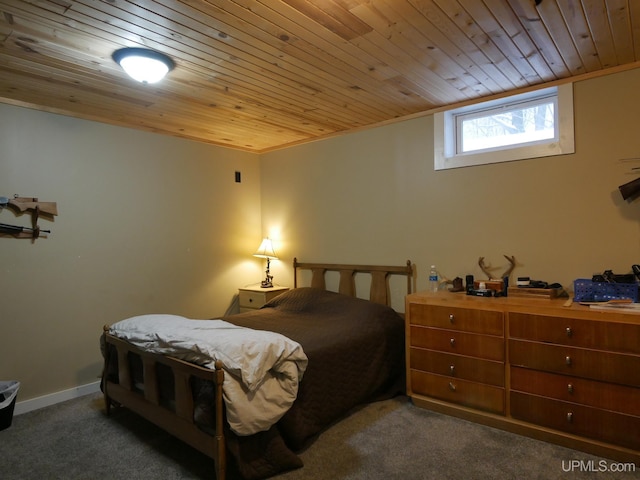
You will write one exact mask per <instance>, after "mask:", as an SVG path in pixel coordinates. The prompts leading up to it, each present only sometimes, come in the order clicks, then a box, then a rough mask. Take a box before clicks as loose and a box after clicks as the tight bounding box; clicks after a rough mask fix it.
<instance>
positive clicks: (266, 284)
mask: <svg viewBox="0 0 640 480" xmlns="http://www.w3.org/2000/svg"><path fill="white" fill-rule="evenodd" d="M253 256H254V257H260V258H266V259H267V272H266V274H267V276H266V278H265V279H264V280H263V281H262V282H260V286H261V287H262V288H271V287H273V282H272V280H273V276H271V275H269V264H270V263H271V259H272V258H273V259H277V258H278V256H277V255H276V252H274V251H273V245H272V244H271V240H270V239H269V238H265V239H263V240H262V243H261V244H260V246H259V247H258V250H257V251H256V253H254V254H253Z"/></svg>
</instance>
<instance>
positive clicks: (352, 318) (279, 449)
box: [101, 259, 414, 480]
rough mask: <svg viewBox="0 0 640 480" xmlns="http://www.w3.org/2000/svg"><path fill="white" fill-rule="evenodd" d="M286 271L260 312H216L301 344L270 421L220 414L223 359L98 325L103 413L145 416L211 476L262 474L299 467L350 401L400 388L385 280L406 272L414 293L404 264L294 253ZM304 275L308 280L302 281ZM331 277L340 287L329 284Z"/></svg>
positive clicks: (399, 350)
mask: <svg viewBox="0 0 640 480" xmlns="http://www.w3.org/2000/svg"><path fill="white" fill-rule="evenodd" d="M293 270H294V288H293V289H291V290H289V291H288V292H285V293H283V294H281V295H279V296H277V297H276V298H274V299H272V300H271V301H270V302H268V303H267V304H266V305H265V306H264V307H263V308H261V309H259V310H256V311H250V312H246V313H240V314H236V315H228V316H225V317H221V318H220V319H216V320H220V321H221V322H227V323H229V324H232V325H233V326H234V327H235V326H237V327H238V328H246V329H251V330H252V331H262V332H263V333H265V334H270V333H273V334H274V335H282V336H283V337H285V338H286V339H289V340H290V341H291V342H292V343H294V344H299V345H300V346H301V347H302V349H303V350H304V355H305V356H306V359H307V360H308V362H306V364H305V367H304V369H303V370H304V371H303V374H301V380H300V381H299V385H298V386H297V387H298V389H297V395H296V397H295V401H293V402H292V404H291V405H290V406H287V407H286V411H285V413H284V414H283V415H282V416H281V417H279V419H278V420H277V422H275V423H274V424H273V425H271V426H269V427H268V428H265V429H263V430H261V431H258V432H255V433H252V434H238V432H237V431H236V430H235V429H233V428H231V427H230V422H229V421H227V418H228V417H229V416H230V415H229V414H230V413H231V412H230V410H229V409H228V406H229V404H228V403H227V400H228V398H227V397H228V395H227V396H225V391H223V384H224V385H225V390H226V388H227V387H226V385H229V383H228V382H229V380H230V377H233V376H234V375H232V374H229V373H228V371H227V372H225V368H226V365H224V364H223V362H222V361H221V360H220V359H215V358H212V359H211V362H210V363H209V364H208V366H203V365H201V364H197V363H198V362H197V363H193V361H191V359H190V357H184V358H178V356H174V355H171V354H168V355H167V354H164V355H163V354H159V353H155V352H152V351H148V350H146V349H143V348H142V347H141V346H137V345H135V344H133V343H131V342H130V341H128V340H125V339H123V338H119V337H118V336H116V335H115V334H114V329H113V328H112V327H108V326H105V329H104V332H103V335H102V337H101V340H102V352H103V356H104V360H105V366H104V371H103V378H102V390H103V393H104V399H105V406H106V412H107V414H109V413H110V412H111V409H112V408H114V407H120V406H123V407H126V408H128V409H130V410H132V411H133V412H135V413H137V414H139V415H141V416H143V417H145V418H146V419H147V420H149V421H151V422H152V423H154V424H156V425H158V426H159V427H161V428H163V429H164V430H166V431H168V432H169V433H171V434H172V435H174V436H175V437H177V438H179V439H180V440H182V441H184V442H185V443H187V444H189V445H191V446H192V447H194V448H196V449H197V450H199V451H201V452H202V453H204V454H205V455H207V456H209V457H211V458H212V459H213V460H214V465H215V478H217V479H218V480H223V479H225V476H226V474H227V467H228V466H229V467H233V469H232V471H233V472H237V473H238V474H239V475H240V476H242V477H243V478H245V479H259V478H267V477H269V476H273V475H275V474H277V473H280V472H284V471H287V470H291V469H295V468H300V467H302V462H301V460H300V458H299V457H298V455H297V454H296V452H300V451H301V450H303V449H304V448H306V447H307V446H308V445H309V444H310V443H312V442H313V440H314V439H315V438H316V437H317V436H318V435H319V434H320V433H321V432H322V431H323V430H324V429H326V428H327V427H328V426H330V425H331V424H332V423H334V422H336V421H339V420H340V419H341V418H343V417H345V416H346V415H347V414H348V413H349V412H351V411H352V410H353V409H354V408H357V407H358V406H360V405H363V404H365V403H368V402H372V401H376V400H381V399H384V398H390V397H392V396H395V395H397V394H400V393H403V392H404V378H405V375H404V368H405V366H404V365H405V359H404V321H403V318H402V314H398V313H397V312H395V311H394V310H393V309H392V308H391V307H390V306H389V305H390V302H391V295H390V278H391V277H392V276H396V275H400V276H405V277H406V293H407V294H408V293H411V291H412V284H413V281H414V278H413V277H414V275H413V267H412V264H411V262H410V261H407V263H406V264H405V265H402V266H372V265H345V264H321V263H301V262H298V261H297V259H294V262H293ZM301 271H304V274H301ZM305 275H306V277H305V278H306V279H307V280H308V279H309V276H310V285H309V286H302V285H299V284H300V283H301V277H303V276H305ZM327 278H329V279H330V281H329V282H328V281H327ZM357 278H365V281H364V284H370V287H369V288H368V290H369V296H368V298H369V300H364V299H361V298H358V296H361V294H360V292H358V296H356V285H361V284H362V282H360V283H358V282H356V279H357ZM328 284H331V288H332V289H333V290H337V291H329V290H328V289H327V285H328ZM403 290H404V287H403ZM403 293H404V292H403ZM118 323H119V322H118ZM185 358H186V359H185ZM225 377H226V380H227V383H225ZM231 423H232V424H233V422H231ZM228 460H230V462H229V465H228V463H227V461H228ZM212 477H213V472H212Z"/></svg>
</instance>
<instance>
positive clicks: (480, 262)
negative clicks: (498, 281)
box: [478, 257, 491, 280]
mask: <svg viewBox="0 0 640 480" xmlns="http://www.w3.org/2000/svg"><path fill="white" fill-rule="evenodd" d="M478 265H479V266H480V270H482V271H483V272H484V274H485V275H486V276H487V280H491V271H490V270H489V269H490V268H491V266H486V265H485V264H484V257H480V259H479V260H478Z"/></svg>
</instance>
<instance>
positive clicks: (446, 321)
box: [409, 303, 504, 336]
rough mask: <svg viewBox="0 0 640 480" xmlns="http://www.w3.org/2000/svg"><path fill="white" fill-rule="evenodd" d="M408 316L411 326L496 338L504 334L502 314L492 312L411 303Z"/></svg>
mask: <svg viewBox="0 0 640 480" xmlns="http://www.w3.org/2000/svg"><path fill="white" fill-rule="evenodd" d="M409 316H410V318H411V324H413V325H424V326H427V327H438V328H446V329H449V330H463V331H465V332H474V333H486V334H488V335H498V336H502V335H503V334H504V320H503V314H502V312H497V311H492V310H471V309H467V308H459V307H443V306H440V305H423V304H415V303H412V304H410V305H409Z"/></svg>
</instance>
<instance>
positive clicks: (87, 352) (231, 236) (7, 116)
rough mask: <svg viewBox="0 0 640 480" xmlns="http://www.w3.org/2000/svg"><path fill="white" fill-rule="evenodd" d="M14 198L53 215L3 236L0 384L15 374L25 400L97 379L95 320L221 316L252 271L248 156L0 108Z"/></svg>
mask: <svg viewBox="0 0 640 480" xmlns="http://www.w3.org/2000/svg"><path fill="white" fill-rule="evenodd" d="M236 170H237V171H241V172H242V180H243V181H242V183H240V184H238V183H235V178H234V177H235V171H236ZM14 193H18V194H21V195H25V196H37V197H39V198H40V199H41V200H43V201H45V200H50V201H56V202H57V204H58V210H59V215H58V216H57V217H56V218H55V220H54V221H53V222H49V221H46V220H41V221H40V226H41V228H44V229H48V228H50V229H51V230H52V232H53V233H52V235H51V237H50V238H46V239H45V238H42V239H38V240H36V241H35V243H32V242H31V241H30V240H22V239H14V238H9V237H0V271H1V272H2V273H1V274H0V380H20V381H21V382H22V385H21V390H20V400H21V401H23V400H26V399H29V398H32V397H37V396H41V395H44V394H48V393H52V392H58V391H62V390H65V389H68V388H72V387H75V386H78V385H84V384H88V383H91V382H95V381H97V380H98V375H99V374H100V371H101V363H100V362H101V358H100V351H99V348H98V338H99V335H100V333H101V331H102V326H103V325H104V324H108V323H113V322H115V321H117V320H120V319H122V318H125V317H128V316H132V315H137V314H143V313H153V312H167V313H175V314H180V315H186V316H193V317H197V318H210V317H213V316H217V315H220V314H222V313H224V312H225V311H226V309H227V308H228V307H229V305H230V304H231V302H232V300H233V298H234V294H235V293H237V288H238V287H239V286H243V285H246V284H248V283H254V282H256V281H258V280H259V279H260V278H261V275H262V272H261V270H262V264H261V262H260V261H259V260H258V259H255V258H253V257H251V253H252V252H253V251H254V250H255V249H256V248H257V246H258V244H259V242H260V240H261V235H262V232H261V231H260V175H259V158H258V156H256V155H251V154H247V153H242V152H238V151H234V150H229V149H222V148H216V147H212V146H207V145H204V144H199V143H195V142H189V141H184V140H179V139H176V138H172V137H168V136H161V135H154V134H149V133H144V132H138V131H134V130H129V129H123V128H118V127H111V126H107V125H102V124H99V123H94V122H87V121H80V120H76V119H73V118H69V117H63V116H58V115H52V114H46V113H41V112H37V111H33V110H28V109H24V108H18V107H12V106H7V105H0V195H4V196H12V195H13V194H14ZM0 222H2V223H9V224H20V225H29V224H30V221H29V217H27V216H26V215H25V216H22V217H17V216H16V215H15V214H14V212H13V211H11V210H8V209H7V210H2V211H0Z"/></svg>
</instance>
